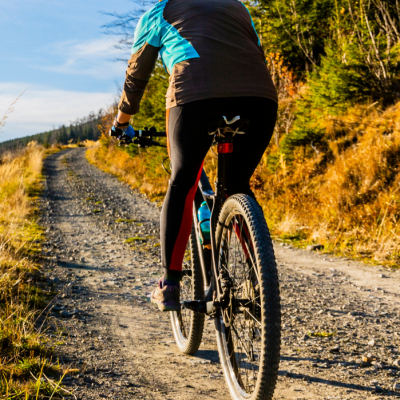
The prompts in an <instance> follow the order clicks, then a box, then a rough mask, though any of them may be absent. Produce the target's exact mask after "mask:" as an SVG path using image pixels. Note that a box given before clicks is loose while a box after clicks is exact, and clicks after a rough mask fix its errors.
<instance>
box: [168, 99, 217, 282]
mask: <svg viewBox="0 0 400 400" xmlns="http://www.w3.org/2000/svg"><path fill="white" fill-rule="evenodd" d="M202 104H203V102H193V103H187V104H184V105H182V106H177V107H174V108H171V109H170V110H169V112H168V113H167V134H168V142H169V153H170V159H171V164H172V175H171V179H170V182H169V187H168V191H167V194H166V197H165V200H164V204H163V209H162V212H161V262H162V266H163V267H164V279H166V280H167V281H172V282H176V281H178V280H179V278H180V275H181V271H182V260H183V257H184V253H185V250H186V244H187V242H188V239H189V236H190V231H191V227H192V209H193V200H194V195H195V193H196V189H197V184H198V181H199V178H200V173H201V170H202V165H203V160H204V157H205V156H206V154H207V151H208V149H209V147H210V145H211V142H212V137H211V136H209V135H207V124H206V118H205V114H207V109H206V108H205V109H204V110H203V109H202Z"/></svg>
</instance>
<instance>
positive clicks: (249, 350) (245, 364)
mask: <svg viewBox="0 0 400 400" xmlns="http://www.w3.org/2000/svg"><path fill="white" fill-rule="evenodd" d="M220 243H221V245H220V251H219V270H220V277H222V276H225V279H223V278H220V280H221V279H222V280H228V286H231V287H230V288H229V304H230V305H229V306H228V307H225V308H222V309H221V311H220V313H219V315H218V318H219V320H218V321H217V324H218V325H219V332H218V336H219V337H218V340H219V344H220V346H221V350H222V351H223V352H224V353H225V355H226V360H227V361H226V364H227V365H226V367H227V370H228V371H229V372H228V374H227V375H228V376H227V379H228V380H229V381H230V382H231V386H233V387H234V389H235V392H236V393H237V394H238V395H239V396H240V397H241V398H250V397H251V395H252V393H253V392H254V390H255V387H256V384H257V378H258V373H259V369H260V364H261V361H262V357H263V354H262V346H261V344H262V343H261V338H262V333H263V332H262V329H263V326H262V323H261V301H260V290H259V288H260V281H259V279H260V275H259V271H258V267H257V263H256V258H255V254H254V250H253V246H252V241H251V237H250V234H249V229H248V228H247V224H246V222H245V220H244V219H243V217H242V216H241V215H240V214H239V213H238V212H232V213H231V214H230V215H229V216H228V218H227V219H226V220H225V227H224V229H223V231H222V236H221V241H220ZM226 286H227V283H226V282H225V287H226ZM222 287H224V284H222Z"/></svg>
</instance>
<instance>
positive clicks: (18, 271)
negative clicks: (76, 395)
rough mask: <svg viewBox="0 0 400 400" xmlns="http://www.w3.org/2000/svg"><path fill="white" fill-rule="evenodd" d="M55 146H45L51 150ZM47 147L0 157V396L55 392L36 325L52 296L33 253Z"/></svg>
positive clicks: (54, 370) (54, 371)
mask: <svg viewBox="0 0 400 400" xmlns="http://www.w3.org/2000/svg"><path fill="white" fill-rule="evenodd" d="M54 151H57V149H53V150H50V152H54ZM45 155H46V151H45V149H44V148H43V147H42V146H39V145H37V144H36V143H34V142H31V143H29V145H28V146H27V147H26V148H24V149H21V150H19V151H16V152H12V153H5V154H2V155H1V159H0V354H1V357H0V397H1V398H5V399H44V398H50V397H51V396H53V397H52V398H60V396H61V393H64V394H65V393H66V391H65V389H63V388H61V387H60V380H62V379H61V378H62V375H63V372H62V368H61V367H60V365H59V364H58V363H57V362H55V361H54V360H52V349H51V348H49V346H46V341H47V338H46V336H45V334H44V333H43V332H41V330H40V329H39V328H38V318H39V317H40V312H41V311H42V310H43V308H44V307H45V305H46V304H47V302H48V300H49V296H53V294H52V293H49V292H48V291H46V290H42V288H41V287H40V286H42V283H41V274H40V265H39V263H38V253H39V252H40V251H41V242H42V241H43V238H44V232H43V228H42V227H40V226H39V225H38V223H37V209H36V206H35V201H36V199H37V197H38V196H39V194H40V191H41V181H42V179H43V177H42V162H43V159H44V157H45Z"/></svg>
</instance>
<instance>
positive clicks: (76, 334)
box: [42, 148, 400, 400]
mask: <svg viewBox="0 0 400 400" xmlns="http://www.w3.org/2000/svg"><path fill="white" fill-rule="evenodd" d="M45 175H46V189H45V192H44V197H43V199H42V212H43V217H42V224H43V225H44V226H46V227H47V242H46V243H45V246H44V250H43V253H44V256H45V257H46V258H48V259H49V269H48V270H47V272H46V273H47V275H48V280H49V284H50V283H52V284H56V285H57V286H58V287H59V288H60V289H62V290H65V294H63V295H61V296H60V298H59V299H58V300H57V302H56V304H55V307H54V308H53V311H52V318H53V321H54V324H56V323H57V324H62V326H63V327H64V328H65V332H66V333H61V334H60V331H59V330H57V329H53V332H52V333H51V339H52V341H53V343H56V342H58V343H60V342H62V343H63V344H62V345H60V346H58V352H59V355H60V357H61V361H62V362H64V363H71V364H72V365H76V366H78V367H79V369H80V373H79V374H78V375H76V376H75V377H72V378H70V379H68V380H66V382H65V383H66V384H67V386H68V387H69V388H70V389H72V390H73V391H74V393H75V396H76V397H77V398H80V399H85V400H86V399H100V398H112V399H132V398H138V399H139V398H140V399H217V398H218V399H228V398H229V393H228V391H227V389H226V387H225V382H224V378H223V375H222V371H221V368H220V364H219V359H218V353H217V348H216V342H215V335H214V328H213V326H214V325H213V321H212V320H208V321H207V323H206V330H205V333H204V339H203V343H202V346H201V347H200V350H199V351H198V353H197V354H196V355H195V356H194V357H190V356H186V355H182V354H180V353H179V351H178V350H177V348H176V346H175V345H174V342H173V335H172V330H171V325H170V322H169V316H168V315H167V314H164V313H160V312H158V311H157V310H156V309H155V308H154V307H153V305H151V304H150V303H149V301H148V298H149V295H150V292H151V290H152V289H153V287H154V285H155V283H156V282H157V280H158V277H159V274H160V267H159V265H160V264H159V258H160V248H159V242H158V238H159V212H160V210H159V208H158V207H157V206H156V205H154V204H152V203H150V202H149V201H147V200H146V199H145V198H144V197H142V196H141V195H139V194H138V193H136V192H132V190H130V189H129V187H128V186H127V185H125V184H123V183H121V182H120V181H118V180H117V179H116V178H114V177H112V176H110V175H108V174H106V173H104V172H102V171H100V170H98V169H97V168H95V167H94V166H92V165H90V164H88V162H87V161H86V159H85V149H82V148H80V149H68V150H64V151H62V152H59V153H57V154H53V155H51V156H49V157H48V158H47V159H46V160H45ZM128 238H131V243H130V244H124V242H125V240H126V239H128ZM276 253H277V259H278V265H279V273H280V280H281V288H282V305H283V313H284V314H283V334H282V337H283V347H282V360H281V368H280V376H279V380H278V385H277V390H276V396H275V398H277V399H318V400H320V399H365V398H367V397H368V398H371V396H378V397H377V398H380V399H383V398H387V399H389V398H391V399H392V398H397V397H398V394H399V392H395V391H394V390H393V386H394V384H396V383H397V382H399V383H400V378H399V368H398V366H396V365H394V363H395V361H396V360H397V359H400V355H399V354H398V351H399V348H398V346H399V344H400V320H399V317H398V309H399V300H400V297H399V295H398V289H399V283H400V279H399V274H398V273H395V272H392V271H386V270H382V268H381V269H379V268H378V267H366V266H362V265H358V264H356V263H353V262H349V261H347V260H343V259H337V258H333V257H330V256H327V255H317V254H310V253H308V252H305V251H302V250H295V249H291V248H287V247H281V246H276ZM382 274H383V275H384V276H385V277H384V278H380V277H379V275H382ZM68 285H69V286H68ZM375 288H377V290H375ZM323 332H326V333H328V334H332V335H331V336H328V337H319V336H313V335H321V334H323ZM60 335H61V336H60ZM62 335H65V336H62ZM60 337H61V338H62V339H60ZM372 340H373V341H374V343H373V344H371V343H372V342H371V341H372ZM367 356H370V357H369V358H368V361H363V357H367ZM365 360H366V359H365Z"/></svg>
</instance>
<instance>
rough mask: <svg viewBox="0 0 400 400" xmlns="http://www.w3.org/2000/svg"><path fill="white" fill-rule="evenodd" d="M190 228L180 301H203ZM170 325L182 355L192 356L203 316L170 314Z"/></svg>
mask: <svg viewBox="0 0 400 400" xmlns="http://www.w3.org/2000/svg"><path fill="white" fill-rule="evenodd" d="M194 229H195V228H194V227H192V231H191V233H190V238H189V241H188V244H187V247H186V252H185V257H184V260H183V269H185V270H188V271H189V274H188V275H185V276H184V277H183V278H182V281H181V300H188V301H189V300H202V299H203V293H204V292H203V275H202V272H201V264H200V256H199V249H198V246H197V238H196V232H195V231H194ZM171 324H172V330H173V332H174V338H175V342H176V344H177V346H178V348H179V350H180V351H181V352H182V353H185V354H194V353H196V351H197V350H198V349H199V346H200V344H201V340H202V336H203V328H204V314H198V313H195V312H193V311H191V310H188V309H182V310H181V311H179V312H175V311H173V312H171Z"/></svg>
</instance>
